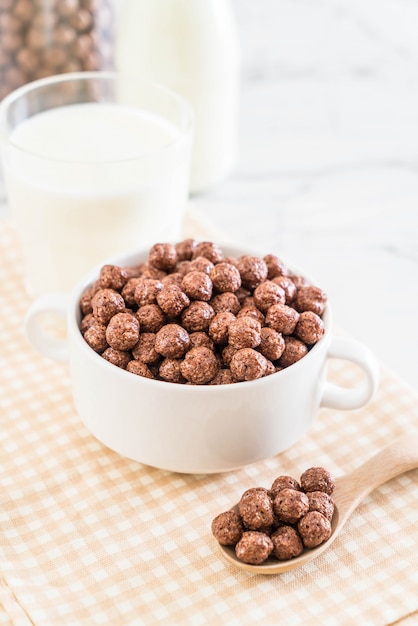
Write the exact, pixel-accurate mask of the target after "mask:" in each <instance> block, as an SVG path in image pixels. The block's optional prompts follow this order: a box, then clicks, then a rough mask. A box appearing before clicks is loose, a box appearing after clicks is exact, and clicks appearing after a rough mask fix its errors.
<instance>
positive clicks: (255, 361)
mask: <svg viewBox="0 0 418 626" xmlns="http://www.w3.org/2000/svg"><path fill="white" fill-rule="evenodd" d="M230 369H231V374H232V376H233V377H234V379H235V380H236V381H246V380H256V379H257V378H262V377H263V376H264V375H265V373H266V370H267V359H266V357H265V356H263V355H262V354H260V353H259V352H257V351H256V350H253V349H252V348H241V349H240V350H237V351H236V352H234V354H233V355H232V357H231V361H230Z"/></svg>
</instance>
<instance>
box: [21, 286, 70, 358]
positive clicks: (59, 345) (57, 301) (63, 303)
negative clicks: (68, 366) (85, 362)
mask: <svg viewBox="0 0 418 626" xmlns="http://www.w3.org/2000/svg"><path fill="white" fill-rule="evenodd" d="M68 305H69V296H68V294H64V293H52V294H47V295H44V296H40V297H39V298H37V299H36V300H35V301H34V302H33V303H32V304H31V306H30V307H29V309H28V312H27V313H26V317H25V321H24V329H25V335H26V338H27V340H28V341H29V343H31V344H32V346H33V347H34V348H35V349H36V350H37V351H38V352H40V353H41V354H42V355H43V356H46V357H47V358H49V359H54V360H55V361H68V343H67V340H66V339H64V338H62V337H58V336H56V335H54V334H53V330H52V329H51V328H50V329H49V331H48V329H47V328H45V324H43V322H44V321H45V316H46V315H47V316H49V317H50V316H54V317H55V316H56V315H58V316H60V317H61V318H62V317H64V318H66V317H67V311H68Z"/></svg>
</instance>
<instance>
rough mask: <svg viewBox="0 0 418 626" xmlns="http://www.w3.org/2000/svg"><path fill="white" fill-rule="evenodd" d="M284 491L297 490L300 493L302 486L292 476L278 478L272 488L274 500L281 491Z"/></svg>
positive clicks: (271, 492)
mask: <svg viewBox="0 0 418 626" xmlns="http://www.w3.org/2000/svg"><path fill="white" fill-rule="evenodd" d="M283 489H295V490H296V491H300V485H299V483H298V481H297V480H296V479H295V478H293V477H292V476H287V475H283V476H277V478H275V480H274V481H273V484H272V486H271V488H270V494H271V497H272V498H274V496H276V495H277V494H278V493H279V491H282V490H283Z"/></svg>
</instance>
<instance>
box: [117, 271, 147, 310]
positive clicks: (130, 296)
mask: <svg viewBox="0 0 418 626" xmlns="http://www.w3.org/2000/svg"><path fill="white" fill-rule="evenodd" d="M143 280H144V279H143V278H141V277H139V276H135V277H132V278H129V280H128V281H127V282H126V284H125V286H124V287H123V289H122V291H121V295H122V298H123V299H124V300H125V304H126V306H129V307H135V306H137V302H136V300H135V289H136V288H137V286H138V285H139V284H140V283H141V282H142V281H143Z"/></svg>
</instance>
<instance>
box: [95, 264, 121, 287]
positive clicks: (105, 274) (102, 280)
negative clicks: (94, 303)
mask: <svg viewBox="0 0 418 626" xmlns="http://www.w3.org/2000/svg"><path fill="white" fill-rule="evenodd" d="M127 280H128V272H127V271H126V270H125V269H123V268H122V267H118V266H117V265H103V267H102V268H101V270H100V274H99V287H100V289H114V290H115V291H121V289H122V287H123V286H124V285H125V284H126V282H127Z"/></svg>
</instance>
